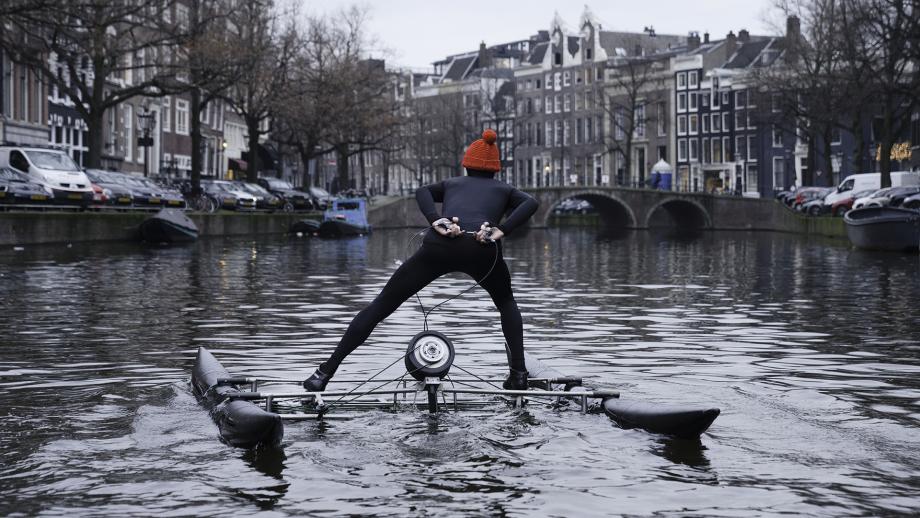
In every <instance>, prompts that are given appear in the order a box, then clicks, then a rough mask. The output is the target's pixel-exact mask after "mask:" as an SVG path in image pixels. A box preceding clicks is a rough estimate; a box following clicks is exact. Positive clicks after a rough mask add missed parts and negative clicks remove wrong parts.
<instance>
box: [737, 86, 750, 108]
mask: <svg viewBox="0 0 920 518" xmlns="http://www.w3.org/2000/svg"><path fill="white" fill-rule="evenodd" d="M745 106H747V90H738V91H737V92H735V108H744V107H745Z"/></svg>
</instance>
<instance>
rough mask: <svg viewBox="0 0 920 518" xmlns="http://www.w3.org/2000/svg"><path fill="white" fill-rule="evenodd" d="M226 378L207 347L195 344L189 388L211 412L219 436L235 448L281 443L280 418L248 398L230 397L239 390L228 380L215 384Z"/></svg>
mask: <svg viewBox="0 0 920 518" xmlns="http://www.w3.org/2000/svg"><path fill="white" fill-rule="evenodd" d="M227 378H230V373H229V372H227V369H225V368H224V366H223V365H221V364H220V362H218V361H217V358H215V357H214V355H212V354H211V353H210V352H208V350H207V349H205V348H204V347H199V348H198V357H197V358H196V359H195V366H194V367H193V368H192V391H193V392H194V393H195V395H196V396H198V398H199V400H200V401H201V402H202V403H203V404H204V405H205V406H206V407H208V409H209V410H210V411H211V417H213V418H214V422H215V423H217V428H218V429H219V430H220V437H221V439H223V440H224V441H225V442H227V444H229V445H231V446H236V447H239V448H252V447H254V446H260V445H267V446H277V445H279V444H281V438H282V436H283V435H284V425H283V424H282V422H281V417H280V416H279V415H278V414H275V413H272V412H266V411H265V410H263V409H262V408H260V407H258V406H256V405H255V404H253V403H252V402H251V401H246V400H242V399H234V398H235V397H236V396H237V395H238V394H240V393H241V391H240V390H239V388H238V387H237V386H236V385H234V384H230V383H218V380H222V379H227Z"/></svg>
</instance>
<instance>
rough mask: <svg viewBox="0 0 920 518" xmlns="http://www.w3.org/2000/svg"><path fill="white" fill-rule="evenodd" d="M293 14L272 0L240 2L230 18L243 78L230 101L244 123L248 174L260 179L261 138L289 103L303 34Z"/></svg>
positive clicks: (229, 95) (237, 82) (237, 83)
mask: <svg viewBox="0 0 920 518" xmlns="http://www.w3.org/2000/svg"><path fill="white" fill-rule="evenodd" d="M295 20H296V18H295V17H294V16H292V13H290V12H286V13H281V12H279V11H278V10H277V9H276V8H275V4H274V2H273V1H272V0H242V1H241V2H239V3H238V5H237V9H236V10H235V11H234V13H233V15H232V16H231V20H230V21H231V23H232V24H233V27H235V30H236V31H238V32H237V34H235V35H234V38H233V40H234V42H235V45H234V46H233V48H234V49H235V52H236V53H237V59H236V60H235V63H236V66H237V67H238V72H237V74H236V76H237V77H238V78H239V79H238V80H237V81H236V82H235V83H234V84H233V85H232V86H231V87H230V88H229V92H228V100H229V102H230V103H231V104H232V106H233V108H234V109H235V110H236V112H237V113H238V114H239V115H240V117H242V118H243V121H244V122H245V123H246V131H247V133H248V140H249V142H248V147H249V163H248V168H247V171H246V177H247V179H248V180H249V181H250V182H255V181H256V180H257V179H258V176H259V171H260V169H261V164H260V163H259V139H260V137H261V136H262V135H265V134H267V133H269V132H271V121H272V115H273V114H274V109H275V108H276V107H278V106H283V105H284V104H285V101H284V94H285V93H286V92H288V89H287V84H288V81H290V74H291V65H292V63H293V60H294V57H295V56H296V54H297V52H298V47H299V44H300V41H301V40H300V38H299V36H298V34H297V31H296V28H295Z"/></svg>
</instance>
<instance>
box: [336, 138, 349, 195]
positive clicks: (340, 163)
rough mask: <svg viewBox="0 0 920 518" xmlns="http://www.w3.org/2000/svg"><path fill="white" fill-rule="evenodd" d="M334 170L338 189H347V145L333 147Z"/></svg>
mask: <svg viewBox="0 0 920 518" xmlns="http://www.w3.org/2000/svg"><path fill="white" fill-rule="evenodd" d="M335 168H336V171H337V172H338V177H337V179H338V189H339V190H340V191H344V190H345V189H348V187H349V185H348V145H347V144H346V145H338V146H336V147H335Z"/></svg>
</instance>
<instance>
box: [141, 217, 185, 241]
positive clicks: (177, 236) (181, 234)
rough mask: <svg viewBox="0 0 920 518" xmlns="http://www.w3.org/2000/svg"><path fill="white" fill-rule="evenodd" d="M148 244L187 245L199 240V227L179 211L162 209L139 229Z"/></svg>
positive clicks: (146, 220)
mask: <svg viewBox="0 0 920 518" xmlns="http://www.w3.org/2000/svg"><path fill="white" fill-rule="evenodd" d="M138 232H139V233H140V236H141V239H142V240H144V241H147V242H148V243H187V242H191V241H195V240H196V239H198V227H197V226H195V222H193V221H192V220H191V219H189V217H188V216H186V215H185V213H184V212H182V211H181V210H179V209H161V210H160V212H157V213H156V214H154V215H153V216H150V217H149V218H147V219H145V220H144V221H142V222H141V224H140V227H138Z"/></svg>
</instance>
